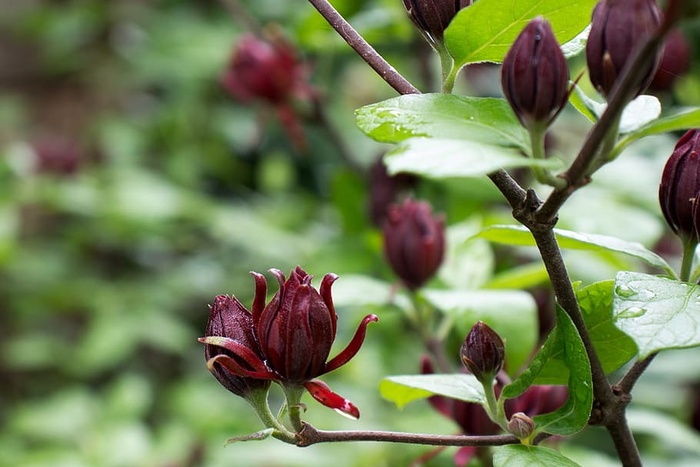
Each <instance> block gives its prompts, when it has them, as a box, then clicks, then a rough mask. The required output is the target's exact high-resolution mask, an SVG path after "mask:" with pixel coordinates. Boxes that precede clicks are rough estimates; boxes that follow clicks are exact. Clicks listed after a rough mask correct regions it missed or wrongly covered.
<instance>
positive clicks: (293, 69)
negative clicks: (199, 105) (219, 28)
mask: <svg viewBox="0 0 700 467" xmlns="http://www.w3.org/2000/svg"><path fill="white" fill-rule="evenodd" d="M221 84H222V86H223V87H224V89H225V90H226V91H227V92H229V93H230V94H231V96H233V97H234V98H235V99H238V100H240V101H243V102H250V101H253V100H256V99H260V100H263V101H267V102H269V103H270V104H274V105H280V104H283V103H285V102H287V101H289V99H290V98H291V97H292V96H305V95H307V94H308V93H309V90H310V86H309V84H308V82H307V69H306V66H305V65H304V64H303V63H302V62H301V61H299V60H298V58H297V54H296V51H295V50H294V48H293V47H292V46H291V45H290V44H289V43H288V42H287V41H285V40H284V39H283V38H282V37H281V36H280V35H274V34H271V39H270V40H269V41H267V40H262V39H259V38H257V37H255V36H252V35H246V36H243V37H242V38H241V39H240V41H239V42H238V44H237V45H236V49H235V50H234V52H233V55H232V56H231V59H230V62H229V65H228V68H227V69H226V71H225V72H224V75H223V76H222V78H221Z"/></svg>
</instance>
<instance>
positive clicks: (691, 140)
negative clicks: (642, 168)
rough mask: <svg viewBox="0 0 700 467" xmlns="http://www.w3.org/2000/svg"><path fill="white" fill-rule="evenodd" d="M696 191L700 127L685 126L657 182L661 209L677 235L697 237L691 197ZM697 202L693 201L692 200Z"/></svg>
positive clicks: (699, 184) (699, 183)
mask: <svg viewBox="0 0 700 467" xmlns="http://www.w3.org/2000/svg"><path fill="white" fill-rule="evenodd" d="M698 191H700V129H693V130H688V132H686V133H685V134H684V135H683V136H682V137H681V139H680V140H678V143H677V144H676V147H675V149H674V150H673V153H672V154H671V157H670V158H669V159H668V161H667V162H666V166H665V167H664V171H663V173H662V175H661V185H660V186H659V202H660V204H661V212H662V213H663V215H664V217H665V218H666V222H668V225H669V226H670V227H671V229H672V230H673V232H674V233H676V234H677V235H678V236H680V237H681V239H683V240H684V241H685V240H690V239H692V238H695V239H696V240H697V238H698V237H697V233H696V229H695V225H696V220H695V219H694V212H693V211H694V209H693V208H694V206H693V205H694V203H695V198H696V197H697V196H698ZM695 204H697V203H695Z"/></svg>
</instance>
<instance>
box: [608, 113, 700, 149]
mask: <svg viewBox="0 0 700 467" xmlns="http://www.w3.org/2000/svg"><path fill="white" fill-rule="evenodd" d="M695 127H700V108H693V109H690V110H686V111H683V112H680V113H677V114H675V115H670V116H668V117H664V118H660V119H658V120H654V121H652V122H650V123H648V124H646V125H644V126H642V127H641V128H639V129H637V130H635V131H632V132H630V133H628V134H626V135H625V136H624V137H623V138H621V139H620V140H619V141H618V142H617V144H616V145H615V147H614V148H613V150H612V153H611V158H613V159H614V158H615V157H617V156H618V155H619V154H620V153H621V152H622V151H623V150H624V149H625V148H626V147H627V146H629V145H630V144H631V143H633V142H635V141H637V140H639V139H642V138H644V137H646V136H651V135H656V134H659V133H668V132H669V131H678V130H687V129H689V128H695Z"/></svg>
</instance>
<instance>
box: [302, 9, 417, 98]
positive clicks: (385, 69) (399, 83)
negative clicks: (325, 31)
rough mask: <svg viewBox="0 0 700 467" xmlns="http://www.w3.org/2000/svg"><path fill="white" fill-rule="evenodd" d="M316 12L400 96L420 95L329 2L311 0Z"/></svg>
mask: <svg viewBox="0 0 700 467" xmlns="http://www.w3.org/2000/svg"><path fill="white" fill-rule="evenodd" d="M309 3H311V4H312V5H313V6H314V8H316V10H318V12H319V13H321V16H323V17H324V18H325V19H326V21H328V24H330V25H331V27H332V28H333V29H335V30H336V32H337V33H338V34H339V35H340V37H342V38H343V39H344V40H345V42H347V43H348V45H349V46H350V47H352V48H353V49H354V50H355V52H357V54H358V55H359V56H360V57H361V58H362V59H363V60H364V61H365V62H367V64H368V65H369V66H370V67H372V69H373V70H374V71H376V72H377V74H378V75H379V76H380V77H381V78H382V79H383V80H384V81H386V82H387V84H389V86H391V87H392V88H394V89H395V90H396V92H398V93H399V94H419V93H420V91H418V89H416V87H415V86H413V85H412V84H411V83H410V82H409V81H408V80H407V79H406V78H404V77H403V76H402V75H401V74H400V73H399V72H398V71H396V70H395V69H394V67H393V66H391V65H390V64H389V62H387V61H386V60H384V57H382V56H381V55H379V54H378V53H377V51H376V50H374V48H373V47H372V46H371V45H369V44H368V43H367V41H366V40H365V39H364V38H363V37H362V36H361V35H360V34H358V32H357V31H356V30H355V28H353V27H352V26H351V25H350V23H348V22H347V21H346V20H345V18H343V16H342V15H341V14H340V13H338V11H337V10H336V9H335V8H333V5H331V4H330V3H328V1H327V0H309Z"/></svg>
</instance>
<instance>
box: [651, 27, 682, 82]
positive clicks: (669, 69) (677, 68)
mask: <svg viewBox="0 0 700 467" xmlns="http://www.w3.org/2000/svg"><path fill="white" fill-rule="evenodd" d="M691 55H692V54H691V50H690V44H688V40H687V39H686V38H685V36H684V35H683V33H682V32H681V31H679V30H678V29H674V30H673V31H671V32H669V33H668V35H667V36H666V40H665V42H664V48H663V53H662V55H661V62H660V63H659V69H658V70H657V71H656V74H655V75H654V79H652V81H651V86H650V87H651V88H652V89H653V90H655V91H666V90H668V89H671V87H672V86H673V83H675V82H676V79H678V78H679V77H680V76H682V75H683V74H685V73H686V72H687V71H688V70H689V69H690V57H691Z"/></svg>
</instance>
